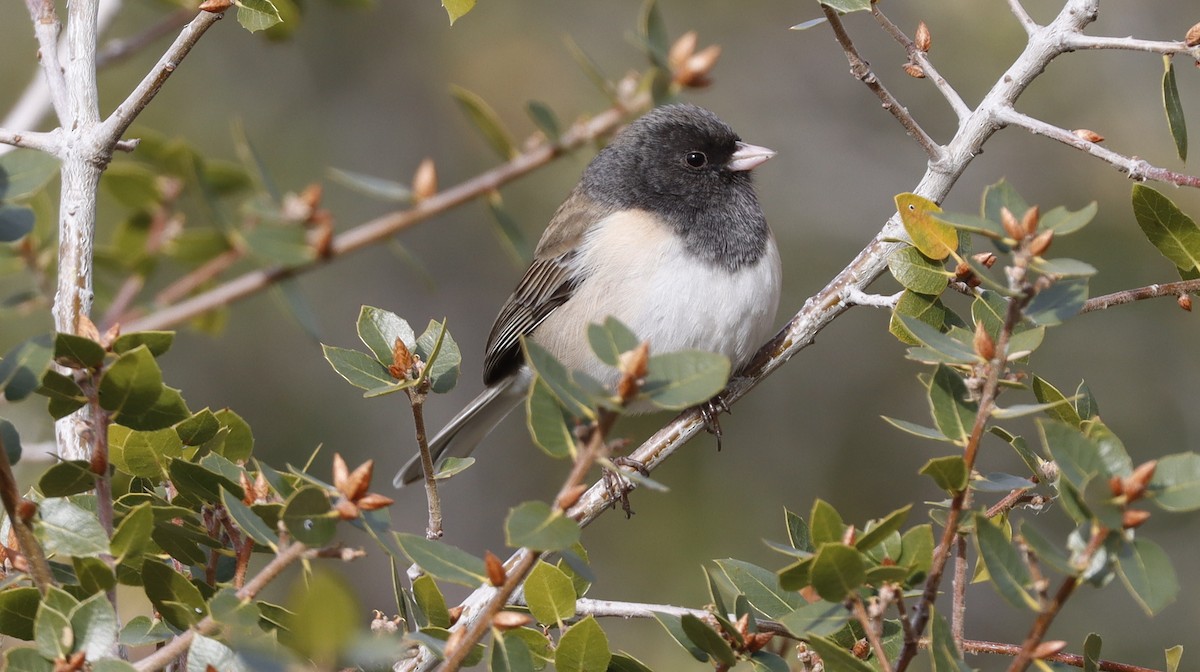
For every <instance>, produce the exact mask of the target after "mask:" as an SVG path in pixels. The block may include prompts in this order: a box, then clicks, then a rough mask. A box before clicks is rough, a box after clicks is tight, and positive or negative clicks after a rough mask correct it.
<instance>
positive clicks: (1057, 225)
mask: <svg viewBox="0 0 1200 672" xmlns="http://www.w3.org/2000/svg"><path fill="white" fill-rule="evenodd" d="M1097 210H1098V207H1097V205H1096V202H1095V201H1092V202H1091V203H1088V204H1087V205H1085V206H1084V207H1082V208H1080V209H1078V210H1076V211H1074V212H1071V211H1070V210H1067V209H1066V208H1064V207H1062V206H1061V205H1060V206H1059V207H1057V208H1054V209H1053V210H1050V211H1049V212H1044V213H1042V216H1041V218H1040V219H1039V221H1038V229H1040V230H1043V231H1044V230H1046V229H1050V230H1052V231H1054V236H1055V237H1059V236H1065V235H1067V234H1069V233H1074V232H1076V231H1078V230H1079V229H1082V228H1083V227H1085V226H1087V225H1088V224H1089V223H1091V221H1092V220H1093V219H1095V217H1096V211H1097Z"/></svg>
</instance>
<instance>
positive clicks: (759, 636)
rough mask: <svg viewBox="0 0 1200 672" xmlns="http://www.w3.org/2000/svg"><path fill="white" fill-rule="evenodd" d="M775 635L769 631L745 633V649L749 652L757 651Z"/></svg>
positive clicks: (743, 638)
mask: <svg viewBox="0 0 1200 672" xmlns="http://www.w3.org/2000/svg"><path fill="white" fill-rule="evenodd" d="M774 636H775V635H772V634H771V633H769V632H751V633H749V634H746V635H744V636H743V637H742V640H743V641H745V642H746V648H745V650H746V651H747V652H749V653H754V652H755V651H758V650H760V649H762V648H763V647H764V646H766V645H767V644H770V643H771V639H772V638H773V637H774Z"/></svg>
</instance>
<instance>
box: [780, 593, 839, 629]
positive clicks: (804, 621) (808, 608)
mask: <svg viewBox="0 0 1200 672" xmlns="http://www.w3.org/2000/svg"><path fill="white" fill-rule="evenodd" d="M849 621H850V612H849V610H847V609H846V608H845V607H843V606H842V605H841V603H835V602H825V601H824V600H819V601H817V602H813V603H811V604H806V605H804V606H802V607H800V608H799V609H796V610H795V611H793V612H791V613H790V614H787V615H785V616H783V617H782V618H780V619H779V622H780V623H782V624H783V627H785V628H787V629H788V632H790V633H792V634H793V635H796V636H797V637H806V636H811V635H819V636H826V635H832V634H833V633H835V632H837V631H838V630H841V629H842V627H843V626H845V625H846V623H848V622H849Z"/></svg>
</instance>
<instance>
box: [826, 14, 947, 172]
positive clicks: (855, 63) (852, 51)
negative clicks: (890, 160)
mask: <svg viewBox="0 0 1200 672" xmlns="http://www.w3.org/2000/svg"><path fill="white" fill-rule="evenodd" d="M821 10H822V11H824V12H825V18H826V19H828V20H829V26H830V27H831V28H833V35H834V37H835V38H837V41H838V44H839V45H841V47H842V51H844V52H846V60H847V61H849V62H850V74H852V75H854V78H855V79H857V80H859V81H860V82H862V83H863V84H866V85H867V88H868V89H870V90H871V91H872V92H873V93H874V94H875V95H876V96H878V97H879V100H880V101H882V103H883V109H885V110H887V111H888V113H890V114H891V115H892V116H893V117H895V118H896V121H899V122H900V125H901V126H903V127H904V130H905V131H908V134H909V135H911V136H912V137H913V139H915V140H916V141H917V144H919V145H921V148H922V149H924V150H925V153H926V154H927V155H928V156H929V160H930V161H931V162H934V163H936V162H938V161H941V160H942V158H943V156H944V149H943V148H942V146H941V145H939V144H937V142H935V141H934V140H933V138H931V137H929V134H928V133H926V132H925V129H923V128H921V125H920V124H918V123H917V120H916V119H913V117H912V115H911V114H909V113H908V109H907V108H905V107H904V106H903V105H901V104H900V101H899V100H897V99H896V97H895V96H893V95H892V94H891V92H890V91H888V90H887V87H885V86H884V85H883V83H882V82H880V81H879V77H878V76H876V75H875V72H874V71H872V70H871V66H870V65H869V64H868V63H867V62H866V61H865V60H863V57H862V56H860V55H859V53H858V49H857V48H855V46H854V42H853V41H852V40H851V39H850V34H849V33H847V32H846V27H845V26H843V25H842V19H841V18H840V17H839V16H838V13H837V10H834V9H831V8H830V7H828V6H826V5H821Z"/></svg>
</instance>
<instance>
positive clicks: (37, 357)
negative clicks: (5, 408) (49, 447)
mask: <svg viewBox="0 0 1200 672" xmlns="http://www.w3.org/2000/svg"><path fill="white" fill-rule="evenodd" d="M15 153H16V152H11V153H10V154H8V155H6V156H10V155H11V154H15ZM51 354H52V350H51V348H50V336H48V335H43V336H35V337H34V338H31V339H28V340H26V341H22V342H21V343H19V344H17V345H16V346H15V347H14V348H13V349H11V350H9V351H8V352H7V353H5V355H4V359H3V360H0V388H3V389H4V398H5V399H7V400H9V401H20V400H22V399H24V398H25V397H28V396H29V395H30V394H32V393H33V392H34V391H36V390H37V389H38V387H39V386H40V385H41V383H40V381H41V379H42V375H43V374H44V373H45V372H46V371H47V370H48V369H49V368H50V359H51Z"/></svg>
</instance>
